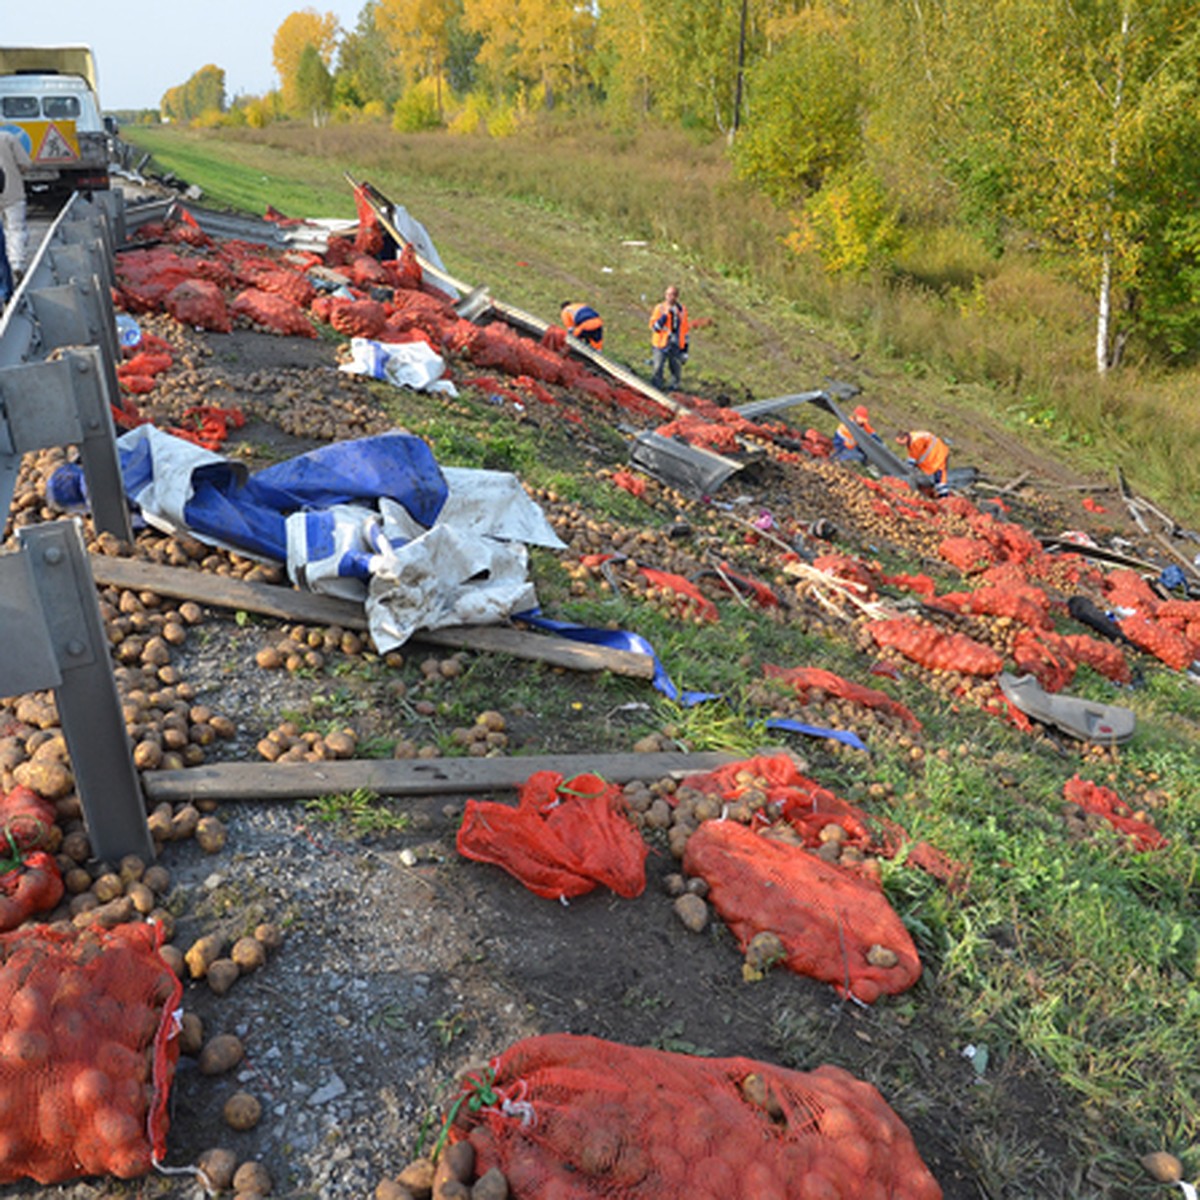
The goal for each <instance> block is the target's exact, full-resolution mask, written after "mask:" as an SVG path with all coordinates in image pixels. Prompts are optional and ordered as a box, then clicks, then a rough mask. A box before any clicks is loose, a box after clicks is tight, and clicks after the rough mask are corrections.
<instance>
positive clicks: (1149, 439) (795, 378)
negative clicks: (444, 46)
mask: <svg viewBox="0 0 1200 1200" xmlns="http://www.w3.org/2000/svg"><path fill="white" fill-rule="evenodd" d="M129 136H130V137H131V138H132V139H134V140H135V141H136V142H137V144H138V146H139V148H141V149H144V150H149V151H151V152H152V153H153V154H154V159H155V163H156V164H157V165H158V166H159V167H160V168H161V169H162V170H164V171H165V170H172V171H174V172H175V173H176V174H177V175H179V176H180V177H181V178H183V179H186V180H188V181H189V182H195V183H199V184H200V185H201V186H202V187H204V188H205V189H206V192H207V199H208V201H209V202H210V203H213V204H216V205H228V206H231V207H237V208H240V209H243V210H244V211H249V212H262V211H264V209H265V207H266V205H267V204H273V205H274V206H275V207H276V208H279V209H280V210H281V211H284V212H287V213H289V214H300V213H303V214H304V215H328V216H346V217H349V216H353V206H352V203H351V198H350V195H349V190H348V188H346V186H345V184H344V182H343V172H345V171H347V170H348V171H350V172H351V173H352V174H353V175H354V176H355V177H357V178H367V179H369V180H370V181H371V182H372V183H374V184H376V185H377V186H378V187H380V188H381V189H382V190H383V191H384V192H385V193H387V194H388V195H389V196H391V197H392V199H394V200H395V201H397V202H398V203H401V204H404V205H405V206H406V207H407V208H408V209H409V211H410V212H411V213H412V214H413V215H414V216H415V217H417V218H418V219H419V220H421V221H422V222H423V223H424V224H425V226H426V228H427V229H428V230H429V231H430V233H431V234H432V236H433V237H434V240H435V242H436V244H437V245H438V248H439V250H440V252H441V253H442V256H443V257H444V259H445V260H446V263H447V266H448V267H449V269H450V270H451V271H452V272H453V273H454V274H456V275H457V276H459V277H460V278H462V279H465V280H467V281H468V282H472V283H486V284H487V285H489V286H490V287H491V288H492V290H493V292H494V293H495V294H497V295H501V296H503V297H504V298H505V299H507V300H509V301H510V302H512V303H514V304H517V305H519V306H521V307H524V308H526V309H528V310H529V311H533V312H537V313H540V314H543V315H546V316H548V317H549V316H552V315H553V314H554V313H556V312H557V309H558V305H559V304H560V303H561V302H562V301H563V300H565V299H587V300H589V301H590V302H592V303H594V304H595V305H596V306H597V307H598V308H599V309H600V311H601V312H603V313H604V314H605V316H606V319H607V325H608V334H607V343H606V345H607V348H608V349H609V350H610V352H611V353H612V354H613V355H614V357H617V358H618V359H621V360H623V361H625V362H627V363H629V364H630V365H635V366H640V365H644V362H645V359H646V357H647V350H646V341H645V337H644V330H645V318H646V315H647V314H648V312H649V310H650V308H651V307H652V306H653V304H654V303H655V302H656V301H657V300H658V298H659V297H660V295H661V292H662V289H663V287H664V286H665V283H666V282H669V281H672V280H674V281H676V282H678V283H680V284H681V286H682V288H683V293H684V299H685V302H686V303H687V304H688V306H689V311H690V312H691V315H692V316H693V318H695V317H697V316H706V317H709V318H711V319H712V320H713V322H714V323H713V325H712V326H711V327H710V328H708V329H705V330H702V331H700V332H699V333H697V335H696V337H695V341H694V349H695V353H694V354H693V355H692V378H693V381H695V380H696V379H698V378H704V379H705V380H706V381H707V382H708V383H710V384H711V385H713V388H711V389H710V390H713V389H715V390H718V391H719V390H726V391H729V392H730V393H732V394H734V395H736V394H737V393H738V390H739V389H745V388H749V389H751V390H752V391H753V393H754V394H755V395H756V396H758V397H762V396H768V395H784V394H788V393H792V392H796V391H804V390H808V389H810V388H813V387H818V386H820V385H821V383H822V382H823V381H824V380H825V379H827V378H837V379H849V380H851V381H852V382H856V383H858V384H860V385H862V386H863V388H864V396H865V398H867V399H868V401H869V402H871V403H872V404H873V405H875V406H877V407H878V409H879V411H880V414H881V416H882V417H883V419H884V421H885V423H892V422H893V421H894V422H895V423H897V424H899V423H904V422H906V421H908V420H909V419H910V418H916V419H919V420H921V421H930V422H937V424H938V428H939V429H941V430H943V431H944V432H946V433H948V434H949V436H951V437H952V438H956V439H959V440H960V441H961V442H962V444H963V445H964V446H965V447H967V448H969V449H970V450H971V451H972V453H973V454H974V460H973V461H977V462H979V463H980V464H981V465H983V466H985V467H986V468H988V469H989V470H990V471H994V472H995V473H996V474H997V475H1002V474H1003V473H1004V472H1005V471H1006V470H1008V469H1009V468H1010V467H1011V465H1012V464H1011V463H1010V462H1007V461H1006V460H1005V453H1004V446H1003V445H1002V444H997V439H988V440H984V441H983V442H982V443H981V444H978V445H972V444H971V434H972V432H973V431H974V430H975V428H976V426H977V424H978V423H979V422H984V423H986V427H995V428H996V429H998V430H1001V431H1002V432H1003V434H1004V435H1005V437H1006V438H1007V437H1015V438H1017V439H1019V440H1020V441H1021V442H1022V443H1024V444H1026V445H1028V446H1030V447H1032V448H1034V449H1035V450H1037V451H1038V452H1041V453H1045V454H1048V455H1050V456H1054V457H1058V458H1060V459H1061V458H1069V459H1070V461H1071V463H1072V464H1073V465H1074V466H1075V467H1076V469H1079V470H1086V471H1090V472H1093V473H1095V474H1097V475H1099V476H1101V477H1103V478H1104V479H1105V480H1106V481H1111V480H1112V479H1113V478H1114V475H1115V468H1116V466H1117V465H1120V466H1121V468H1122V469H1123V471H1124V472H1125V474H1126V476H1127V477H1128V478H1129V480H1130V482H1131V484H1132V485H1133V486H1134V487H1135V488H1137V489H1138V490H1139V491H1143V492H1145V493H1146V494H1148V495H1150V496H1152V497H1153V498H1154V499H1156V500H1157V501H1158V503H1160V504H1162V505H1165V506H1166V507H1167V508H1169V509H1170V510H1171V511H1172V512H1173V513H1174V514H1175V515H1176V516H1177V518H1178V519H1180V520H1183V521H1185V522H1186V521H1192V522H1194V521H1198V520H1200V418H1197V417H1195V416H1194V414H1193V409H1194V406H1193V405H1192V403H1191V395H1192V392H1193V390H1194V385H1195V377H1194V375H1193V374H1192V373H1188V372H1183V373H1178V374H1174V375H1171V376H1162V375H1159V374H1157V373H1155V372H1153V371H1152V370H1149V369H1141V368H1139V366H1138V364H1137V363H1131V364H1130V365H1129V366H1127V367H1125V368H1123V369H1122V370H1120V371H1117V372H1115V373H1113V374H1112V375H1111V376H1110V377H1109V378H1107V379H1104V380H1101V379H1098V378H1097V377H1096V374H1095V371H1094V367H1093V365H1092V350H1093V344H1094V329H1093V327H1092V324H1091V322H1092V316H1093V312H1094V304H1093V300H1092V297H1091V296H1090V295H1088V294H1087V293H1086V292H1083V291H1080V290H1078V289H1075V288H1073V287H1071V286H1069V285H1067V284H1065V283H1063V282H1062V281H1059V280H1056V279H1055V278H1054V277H1053V275H1051V274H1050V273H1049V272H1048V271H1047V270H1046V269H1045V267H1044V265H1042V264H1039V263H1038V262H1037V260H1036V259H1035V258H1033V257H1031V256H1030V255H1028V254H1022V253H1021V252H1010V253H1009V254H1007V255H1006V256H1005V257H1004V258H1003V259H1000V260H991V259H988V258H986V257H985V256H983V255H982V254H981V253H980V252H979V251H978V249H976V248H974V247H972V246H971V245H970V244H968V243H966V242H965V241H963V240H961V239H960V240H957V241H955V240H952V239H951V240H950V244H946V239H941V240H937V241H933V242H926V243H925V244H922V245H919V246H917V247H915V248H914V249H913V251H912V253H911V256H910V259H909V260H908V261H906V262H904V263H903V264H901V266H900V269H899V278H900V279H901V280H902V281H903V282H902V284H901V286H899V287H897V286H894V282H895V281H893V285H892V286H884V285H883V284H882V283H872V282H867V281H863V282H858V283H848V282H845V281H842V282H839V283H836V284H835V283H834V282H832V281H830V280H829V279H828V278H826V277H825V276H824V275H823V274H822V273H821V272H820V271H814V270H813V269H812V268H811V267H808V266H805V265H804V264H802V263H799V262H797V260H795V259H794V258H793V257H792V256H791V255H789V254H788V253H787V252H785V251H784V250H783V249H782V247H781V245H780V239H781V238H782V237H783V236H784V235H786V233H787V232H788V230H789V228H790V226H789V223H788V221H787V218H786V215H785V214H783V213H780V212H778V211H777V210H774V209H772V208H771V207H770V206H768V205H766V204H765V203H764V202H763V201H762V200H761V198H758V197H755V196H753V195H752V194H751V193H749V192H748V191H746V190H745V189H744V188H742V187H740V186H739V185H738V184H737V183H736V182H735V181H733V180H732V179H731V177H730V174H729V171H728V167H727V165H726V163H725V160H724V156H723V152H722V148H721V146H719V145H707V146H699V145H696V144H695V143H694V142H692V141H689V140H687V139H686V138H684V137H683V136H682V135H675V136H671V135H667V134H665V133H656V134H649V135H643V136H642V137H641V138H640V139H638V140H636V141H630V140H623V139H617V138H613V137H612V136H611V135H603V134H600V133H598V132H597V133H596V134H595V136H593V137H587V136H584V135H582V134H576V135H568V134H565V133H562V132H561V131H556V130H553V129H551V130H547V131H545V132H544V135H543V136H540V137H539V138H538V139H536V140H535V139H533V138H531V137H525V138H518V139H510V140H509V141H506V142H496V141H494V140H489V139H485V138H481V139H476V138H462V137H453V136H449V135H440V134H422V135H399V134H394V133H391V132H390V131H388V130H387V129H386V128H385V127H382V126H334V127H326V128H324V129H311V128H307V127H304V126H297V125H276V126H270V127H268V128H267V129H264V130H258V131H254V130H236V131H233V130H226V131H219V132H212V131H192V130H187V129H180V128H174V127H161V126H158V127H154V126H139V127H132V128H131V129H130V130H129ZM1000 441H1003V439H1000ZM1014 473H1015V472H1014Z"/></svg>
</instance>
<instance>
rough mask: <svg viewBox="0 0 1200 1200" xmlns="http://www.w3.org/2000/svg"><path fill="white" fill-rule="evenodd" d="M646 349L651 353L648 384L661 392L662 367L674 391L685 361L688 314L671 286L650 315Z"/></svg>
mask: <svg viewBox="0 0 1200 1200" xmlns="http://www.w3.org/2000/svg"><path fill="white" fill-rule="evenodd" d="M650 345H651V347H652V349H653V351H654V374H653V376H651V379H650V382H651V383H652V384H653V385H654V386H655V387H656V388H658V389H659V390H660V391H661V390H662V387H663V367H669V368H670V371H671V387H672V389H673V390H675V391H678V390H679V380H680V377H681V375H682V374H683V364H684V363H685V362H687V357H688V314H687V309H686V308H684V306H683V305H682V304H680V303H679V289H678V288H677V287H676V286H675V285H674V284H671V286H670V287H668V288H667V290H666V292H665V293H664V295H663V298H662V301H661V302H660V303H659V304H656V305H655V306H654V311H653V312H652V313H651V314H650Z"/></svg>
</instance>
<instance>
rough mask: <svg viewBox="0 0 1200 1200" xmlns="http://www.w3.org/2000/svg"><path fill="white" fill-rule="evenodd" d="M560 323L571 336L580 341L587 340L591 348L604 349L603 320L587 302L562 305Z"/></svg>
mask: <svg viewBox="0 0 1200 1200" xmlns="http://www.w3.org/2000/svg"><path fill="white" fill-rule="evenodd" d="M562 323H563V324H564V325H565V326H566V327H567V332H568V333H569V334H570V335H571V336H572V337H577V338H579V340H580V341H581V342H587V344H588V345H589V346H591V348H592V349H593V350H603V349H604V322H603V321H602V320H601V319H600V314H599V313H598V312H597V311H596V310H595V309H594V308H592V307H591V305H589V304H568V303H566V302H565V301H564V302H563V306H562Z"/></svg>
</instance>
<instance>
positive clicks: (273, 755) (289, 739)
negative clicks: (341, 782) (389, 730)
mask: <svg viewBox="0 0 1200 1200" xmlns="http://www.w3.org/2000/svg"><path fill="white" fill-rule="evenodd" d="M357 745H358V735H357V734H356V733H355V732H354V730H353V729H351V728H350V727H349V726H346V727H345V728H343V729H335V730H331V731H330V732H329V733H324V734H322V733H320V732H318V731H317V730H315V729H308V730H304V731H303V732H301V730H300V727H299V726H298V725H297V724H296V723H295V722H294V721H283V722H281V723H280V724H279V725H277V726H276V727H275V728H274V729H272V730H269V731H268V733H267V735H266V736H265V737H264V738H262V739H261V740H260V741H259V743H258V753H259V754H260V755H261V756H262V757H263V758H265V759H266V760H267V762H282V763H290V762H324V761H326V760H328V759H331V758H353V757H354V751H355V749H356V747H357Z"/></svg>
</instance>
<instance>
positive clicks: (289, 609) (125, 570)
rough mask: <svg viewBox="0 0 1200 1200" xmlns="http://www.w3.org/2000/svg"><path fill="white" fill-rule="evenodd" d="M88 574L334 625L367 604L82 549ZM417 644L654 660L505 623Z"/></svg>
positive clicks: (590, 661)
mask: <svg viewBox="0 0 1200 1200" xmlns="http://www.w3.org/2000/svg"><path fill="white" fill-rule="evenodd" d="M88 559H89V562H90V564H91V568H92V576H93V578H94V579H95V580H96V582H97V583H98V584H102V585H106V586H113V587H121V588H132V589H133V590H135V591H139V592H140V591H148V592H157V593H158V594H159V595H161V596H173V597H176V598H178V599H184V600H194V601H196V603H197V604H207V605H210V606H212V607H215V608H229V609H233V610H235V611H241V612H253V613H261V614H263V615H264V616H268V617H278V618H279V619H280V620H284V621H296V622H301V623H303V624H307V625H340V626H342V627H343V628H344V629H366V628H367V627H368V622H367V616H366V612H365V611H364V609H363V606H362V605H361V604H355V603H354V602H353V601H351V600H341V599H338V598H337V597H336V596H322V595H319V594H317V593H316V592H301V591H297V590H296V589H295V588H287V587H280V586H279V585H277V584H270V583H253V582H248V581H246V580H244V579H233V578H230V577H229V576H227V575H214V574H212V573H211V572H208V571H194V570H189V569H188V568H186V567H168V566H163V565H162V564H160V563H149V562H145V561H144V560H142V559H136V558H111V557H109V556H107V555H102V554H92V555H89V556H88ZM413 640H414V641H416V642H420V643H421V644H422V645H433V646H448V647H451V648H454V649H459V650H481V651H487V652H490V653H495V654H507V655H510V656H511V657H513V658H522V659H529V660H531V661H533V662H544V663H549V664H550V665H551V666H555V667H564V668H566V669H568V670H572V671H611V672H612V673H613V674H614V675H628V676H632V677H633V678H635V679H653V678H654V662H653V660H652V659H651V657H650V656H649V655H647V654H637V653H635V652H634V651H631V650H609V649H607V648H606V647H604V646H589V645H586V644H585V643H583V642H572V641H568V640H566V639H565V638H555V637H549V636H547V635H545V634H539V633H530V632H527V631H525V630H521V629H510V628H508V626H504V625H455V626H452V627H450V628H446V629H422V630H420V631H419V632H418V633H417V634H416V635H415V636H414V638H413Z"/></svg>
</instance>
